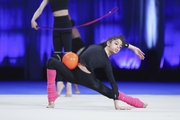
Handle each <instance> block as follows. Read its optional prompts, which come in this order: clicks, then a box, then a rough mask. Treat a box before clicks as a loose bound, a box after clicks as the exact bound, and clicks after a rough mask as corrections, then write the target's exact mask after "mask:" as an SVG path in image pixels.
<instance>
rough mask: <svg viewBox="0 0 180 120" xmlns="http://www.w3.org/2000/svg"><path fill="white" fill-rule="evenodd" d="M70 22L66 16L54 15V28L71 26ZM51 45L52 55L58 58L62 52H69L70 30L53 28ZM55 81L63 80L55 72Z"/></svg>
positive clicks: (70, 44)
mask: <svg viewBox="0 0 180 120" xmlns="http://www.w3.org/2000/svg"><path fill="white" fill-rule="evenodd" d="M71 27H72V25H71V22H70V20H69V17H68V16H61V17H54V28H71ZM53 46H54V55H53V57H54V58H56V59H58V60H60V61H61V59H62V57H63V53H62V51H63V48H64V52H70V51H71V48H72V47H71V46H72V30H71V29H70V30H53ZM56 79H57V81H63V78H62V76H61V75H59V74H58V73H57V76H56Z"/></svg>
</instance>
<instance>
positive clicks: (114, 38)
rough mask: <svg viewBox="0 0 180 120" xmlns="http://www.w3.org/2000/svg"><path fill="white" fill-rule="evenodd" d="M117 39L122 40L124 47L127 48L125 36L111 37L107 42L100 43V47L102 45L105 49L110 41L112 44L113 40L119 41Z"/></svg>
mask: <svg viewBox="0 0 180 120" xmlns="http://www.w3.org/2000/svg"><path fill="white" fill-rule="evenodd" d="M117 39H120V40H121V41H122V46H123V47H125V44H127V43H126V41H125V39H124V37H123V35H119V36H111V37H109V38H108V39H107V40H106V41H105V42H102V43H100V45H102V46H103V47H106V46H107V42H108V41H109V42H112V41H113V40H117Z"/></svg>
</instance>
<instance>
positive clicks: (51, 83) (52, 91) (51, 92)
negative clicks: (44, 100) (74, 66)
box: [47, 69, 58, 102]
mask: <svg viewBox="0 0 180 120" xmlns="http://www.w3.org/2000/svg"><path fill="white" fill-rule="evenodd" d="M55 78H56V70H50V69H47V93H48V101H49V102H54V101H55V100H56V98H57V97H58V94H57V92H56V83H55Z"/></svg>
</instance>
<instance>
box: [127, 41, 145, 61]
mask: <svg viewBox="0 0 180 120" xmlns="http://www.w3.org/2000/svg"><path fill="white" fill-rule="evenodd" d="M128 48H129V49H131V50H133V51H134V53H135V54H136V55H137V56H138V57H139V58H140V59H141V60H144V58H145V57H144V55H145V54H144V53H143V52H142V51H141V50H140V49H139V48H138V47H136V46H134V45H131V44H129V47H128Z"/></svg>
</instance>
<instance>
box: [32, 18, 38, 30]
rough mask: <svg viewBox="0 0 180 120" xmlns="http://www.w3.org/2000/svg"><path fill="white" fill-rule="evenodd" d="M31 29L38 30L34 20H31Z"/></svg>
mask: <svg viewBox="0 0 180 120" xmlns="http://www.w3.org/2000/svg"><path fill="white" fill-rule="evenodd" d="M31 27H32V28H34V29H35V30H38V24H37V23H36V21H35V20H31Z"/></svg>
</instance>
